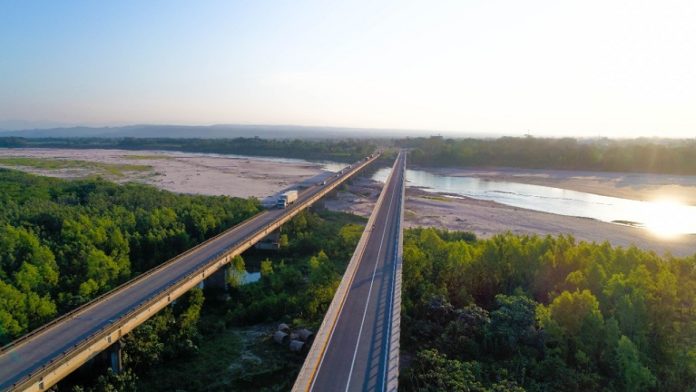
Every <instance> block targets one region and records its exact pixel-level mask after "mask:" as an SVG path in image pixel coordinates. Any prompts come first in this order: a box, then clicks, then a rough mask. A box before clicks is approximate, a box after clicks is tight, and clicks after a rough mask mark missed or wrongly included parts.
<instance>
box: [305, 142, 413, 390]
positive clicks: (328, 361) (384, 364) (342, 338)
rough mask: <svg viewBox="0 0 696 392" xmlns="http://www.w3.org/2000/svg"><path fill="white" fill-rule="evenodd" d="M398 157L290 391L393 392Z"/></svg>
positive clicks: (401, 163) (400, 184)
mask: <svg viewBox="0 0 696 392" xmlns="http://www.w3.org/2000/svg"><path fill="white" fill-rule="evenodd" d="M405 166H406V155H405V153H404V152H401V153H400V154H399V156H398V157H397V159H396V162H395V163H394V167H393V169H392V172H391V175H390V176H389V178H388V179H387V182H386V183H385V185H384V188H383V190H382V193H381V194H380V197H379V199H378V200H377V204H376V205H375V208H374V210H373V212H372V215H371V216H370V219H369V221H368V223H367V226H366V230H365V231H364V232H363V235H362V237H361V239H360V242H358V246H357V247H356V250H355V253H354V254H353V258H352V259H351V261H350V263H349V264H348V268H347V269H346V272H345V274H344V275H343V279H342V280H341V283H340V285H339V287H338V289H337V290H336V294H335V296H334V298H333V300H332V302H331V305H330V306H329V309H328V311H327V313H326V315H325V316H324V320H323V321H322V324H321V327H320V328H319V331H318V332H317V334H316V336H315V339H314V343H313V345H312V348H311V349H310V351H309V353H308V355H307V358H306V359H305V362H304V364H303V366H302V369H301V370H300V374H299V375H298V377H297V380H296V381H295V385H294V386H293V391H296V392H300V391H302V392H304V391H396V390H397V387H398V376H399V335H400V325H401V324H400V320H401V262H402V244H403V234H402V233H403V232H402V223H403V203H404V174H405V173H404V172H405Z"/></svg>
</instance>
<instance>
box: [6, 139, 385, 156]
mask: <svg viewBox="0 0 696 392" xmlns="http://www.w3.org/2000/svg"><path fill="white" fill-rule="evenodd" d="M0 147H14V148H23V147H35V148H36V147H40V148H117V149H125V150H173V151H187V152H201V153H217V154H241V155H258V156H276V157H287V158H300V159H309V160H331V161H338V162H354V161H357V160H360V159H361V158H363V157H365V156H367V155H369V154H371V153H372V152H374V151H375V149H376V147H375V144H374V143H373V142H371V141H367V140H357V139H354V140H300V139H262V138H258V137H254V138H243V137H240V138H234V139H173V138H154V139H149V138H118V139H108V138H44V139H27V138H20V137H4V138H0Z"/></svg>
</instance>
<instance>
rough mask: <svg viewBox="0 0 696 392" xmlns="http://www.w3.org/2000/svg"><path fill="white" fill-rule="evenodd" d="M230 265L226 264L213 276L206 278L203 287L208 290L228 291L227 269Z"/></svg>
mask: <svg viewBox="0 0 696 392" xmlns="http://www.w3.org/2000/svg"><path fill="white" fill-rule="evenodd" d="M228 268H229V265H227V264H225V265H224V266H223V267H222V268H220V269H219V270H217V271H215V272H214V273H213V274H212V275H210V276H208V277H207V278H205V280H204V281H203V282H204V283H203V287H204V288H207V289H214V290H222V291H224V292H226V291H227V269H228Z"/></svg>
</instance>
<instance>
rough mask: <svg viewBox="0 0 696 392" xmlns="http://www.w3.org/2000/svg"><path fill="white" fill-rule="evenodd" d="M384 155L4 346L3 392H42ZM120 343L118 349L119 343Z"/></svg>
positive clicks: (0, 361)
mask: <svg viewBox="0 0 696 392" xmlns="http://www.w3.org/2000/svg"><path fill="white" fill-rule="evenodd" d="M378 157H379V154H373V155H372V156H371V157H368V158H366V159H364V160H362V161H360V162H358V163H356V164H353V165H351V166H349V167H347V168H346V169H344V170H342V171H341V172H340V173H338V174H337V175H334V176H333V177H331V178H329V179H327V180H326V181H325V182H322V183H320V184H315V185H311V186H309V187H308V188H307V189H304V190H303V191H302V192H301V193H300V195H299V198H298V200H297V201H296V202H295V203H294V204H291V205H290V206H289V207H288V208H286V209H274V210H268V211H264V212H262V213H260V214H257V215H256V216H254V217H252V218H250V219H248V220H246V221H244V222H242V223H241V224H239V225H237V226H234V227H232V228H231V229H229V230H227V231H225V232H223V233H221V234H219V235H217V236H215V237H213V238H211V239H209V240H207V241H205V242H203V243H201V244H199V245H197V246H195V247H194V248H192V249H189V250H188V251H186V252H184V253H182V254H180V255H179V256H177V257H175V258H173V259H171V260H169V261H167V262H165V263H163V264H161V265H159V266H158V267H156V268H154V269H152V270H150V271H147V272H145V273H143V274H141V275H139V276H138V277H136V278H134V279H133V280H131V281H129V282H127V283H124V284H123V285H121V286H119V287H117V288H115V289H114V290H112V291H110V292H109V293H107V294H105V295H103V296H100V297H99V298H96V299H94V300H93V301H90V302H88V303H87V304H85V305H83V306H81V307H79V308H77V309H75V310H73V311H71V312H70V313H67V314H65V315H63V316H61V317H59V318H57V319H55V320H54V321H52V322H50V323H48V324H46V325H44V326H42V327H40V328H38V329H37V330H35V331H32V332H30V333H29V334H27V335H25V336H23V337H21V338H20V339H18V340H16V341H14V342H12V343H10V344H9V345H7V346H5V347H3V348H2V349H0V390H2V391H4V390H18V391H43V390H46V389H48V388H50V387H51V386H53V385H54V384H56V383H57V382H58V381H60V380H61V379H63V378H64V377H65V376H67V375H68V374H70V373H71V372H73V371H74V370H75V369H77V368H78V367H80V366H81V365H82V364H84V363H85V362H86V361H88V360H89V359H91V358H93V357H94V356H96V355H97V354H99V353H101V352H102V351H104V350H107V349H114V347H115V346H117V345H119V339H120V338H121V337H122V336H124V335H125V334H127V333H128V332H130V331H131V330H133V329H134V328H135V327H137V326H138V325H140V324H142V323H143V322H145V321H146V320H147V319H149V318H150V317H152V316H153V315H154V314H155V313H157V312H158V311H159V310H160V309H162V308H164V307H165V306H167V305H169V304H171V303H172V301H175V300H176V299H177V298H179V297H180V296H181V295H183V294H184V293H186V292H187V291H188V290H189V289H191V288H192V287H194V286H196V285H198V284H199V283H200V282H202V281H204V280H205V279H206V278H209V277H211V276H212V275H214V273H215V272H216V271H219V270H220V269H221V267H223V266H224V265H226V264H227V263H229V262H230V261H231V260H232V258H233V257H234V256H236V255H239V254H241V253H242V252H244V251H245V250H247V249H249V248H250V247H252V246H253V245H254V244H255V243H256V242H258V241H260V240H261V239H263V238H264V237H266V236H267V235H269V234H270V233H272V232H273V231H275V230H276V229H278V228H279V227H280V226H281V225H282V224H283V223H285V222H287V221H288V220H290V219H292V217H294V216H295V215H297V214H298V213H299V212H300V211H302V210H304V209H306V208H307V207H309V206H310V205H312V204H313V203H314V202H316V201H317V200H319V199H320V198H322V197H323V196H325V195H326V194H327V193H329V192H331V191H332V190H334V189H335V188H336V187H337V186H339V185H340V184H342V183H343V182H345V181H346V180H347V179H349V178H350V177H352V176H353V175H355V174H356V173H358V172H359V171H360V170H362V169H363V168H365V167H366V166H367V165H369V164H370V163H372V162H373V161H374V160H375V159H377V158H378ZM116 349H118V347H117V348H116Z"/></svg>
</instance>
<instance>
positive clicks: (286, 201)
mask: <svg viewBox="0 0 696 392" xmlns="http://www.w3.org/2000/svg"><path fill="white" fill-rule="evenodd" d="M297 195H298V193H297V190H296V189H294V190H291V191H286V192H283V193H281V194H280V196H279V197H278V202H277V203H276V207H278V208H286V207H287V206H289V205H290V204H292V203H294V202H295V200H297Z"/></svg>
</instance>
